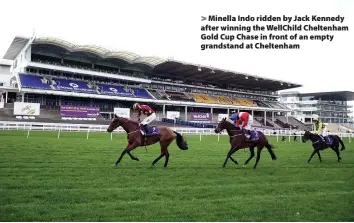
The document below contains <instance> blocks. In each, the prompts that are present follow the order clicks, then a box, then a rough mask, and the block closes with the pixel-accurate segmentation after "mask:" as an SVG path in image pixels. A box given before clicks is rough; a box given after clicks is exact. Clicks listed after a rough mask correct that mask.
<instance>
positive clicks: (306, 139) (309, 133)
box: [302, 131, 312, 143]
mask: <svg viewBox="0 0 354 223" xmlns="http://www.w3.org/2000/svg"><path fill="white" fill-rule="evenodd" d="M311 134H312V133H311V132H309V131H305V134H304V135H303V136H302V142H304V143H305V142H307V141H308V140H310V137H311Z"/></svg>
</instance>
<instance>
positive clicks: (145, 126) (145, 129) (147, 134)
mask: <svg viewBox="0 0 354 223" xmlns="http://www.w3.org/2000/svg"><path fill="white" fill-rule="evenodd" d="M143 128H144V131H145V136H149V135H150V133H149V128H148V126H147V125H143Z"/></svg>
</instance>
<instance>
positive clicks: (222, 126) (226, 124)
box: [214, 117, 232, 133]
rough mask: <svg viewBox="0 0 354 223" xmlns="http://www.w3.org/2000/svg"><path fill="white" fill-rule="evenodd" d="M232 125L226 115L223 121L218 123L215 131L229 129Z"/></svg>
mask: <svg viewBox="0 0 354 223" xmlns="http://www.w3.org/2000/svg"><path fill="white" fill-rule="evenodd" d="M230 125H232V123H230V122H229V121H227V119H226V117H225V118H223V119H222V120H221V122H220V123H219V124H218V126H217V127H216V128H215V130H214V131H215V133H220V132H222V131H223V130H224V129H228V128H229V126H230Z"/></svg>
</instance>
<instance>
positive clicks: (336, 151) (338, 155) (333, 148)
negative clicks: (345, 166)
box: [331, 146, 342, 162]
mask: <svg viewBox="0 0 354 223" xmlns="http://www.w3.org/2000/svg"><path fill="white" fill-rule="evenodd" d="M331 149H332V150H333V151H334V152H335V153H336V154H337V158H338V162H340V160H341V159H342V157H340V154H339V148H338V146H335V147H331Z"/></svg>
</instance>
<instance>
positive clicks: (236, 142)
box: [215, 118, 277, 168]
mask: <svg viewBox="0 0 354 223" xmlns="http://www.w3.org/2000/svg"><path fill="white" fill-rule="evenodd" d="M224 129H226V131H227V134H228V135H229V137H230V145H231V148H230V151H229V152H228V153H227V156H226V159H225V162H224V164H223V166H222V167H225V166H226V163H227V160H228V159H229V158H230V159H231V160H232V161H233V162H234V163H235V164H238V163H237V161H236V160H235V159H234V158H232V157H231V156H232V154H234V153H235V152H236V151H237V150H239V149H244V148H250V153H251V155H250V157H249V158H248V159H247V160H246V162H245V164H244V165H243V166H244V167H245V166H246V165H247V164H248V162H249V161H250V160H251V159H252V158H253V157H254V148H255V147H257V158H256V163H255V164H254V167H253V168H256V167H257V164H258V162H259V159H260V158H261V151H262V149H263V148H264V147H266V148H267V149H268V152H269V153H270V156H271V157H272V160H276V159H277V157H276V156H275V154H274V152H273V149H272V148H273V146H272V145H271V144H269V142H268V139H267V138H266V137H265V135H264V134H263V133H262V132H260V131H258V132H256V133H257V134H258V138H259V139H258V140H256V141H249V140H247V137H246V136H245V134H244V132H243V130H241V129H240V128H239V127H236V126H235V125H234V124H233V123H231V122H230V121H228V120H226V118H223V119H222V120H221V122H220V123H219V125H218V126H217V127H216V128H215V133H220V132H221V131H223V130H224Z"/></svg>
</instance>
